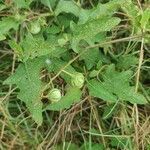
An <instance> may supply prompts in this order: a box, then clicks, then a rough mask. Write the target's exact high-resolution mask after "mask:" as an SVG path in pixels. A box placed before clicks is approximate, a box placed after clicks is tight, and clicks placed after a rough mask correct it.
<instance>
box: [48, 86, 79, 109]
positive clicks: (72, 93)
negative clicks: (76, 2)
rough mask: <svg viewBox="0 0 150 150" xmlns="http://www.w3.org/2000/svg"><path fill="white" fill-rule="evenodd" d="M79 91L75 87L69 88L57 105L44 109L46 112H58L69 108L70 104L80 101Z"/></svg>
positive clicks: (53, 104)
mask: <svg viewBox="0 0 150 150" xmlns="http://www.w3.org/2000/svg"><path fill="white" fill-rule="evenodd" d="M80 97H81V91H80V89H79V88H77V87H70V88H69V89H68V90H67V93H66V95H65V96H64V97H62V99H61V100H60V101H58V102H57V103H52V104H50V105H49V106H47V107H46V110H55V111H60V110H62V109H66V108H69V107H70V106H71V105H72V104H74V103H77V102H78V101H79V100H80Z"/></svg>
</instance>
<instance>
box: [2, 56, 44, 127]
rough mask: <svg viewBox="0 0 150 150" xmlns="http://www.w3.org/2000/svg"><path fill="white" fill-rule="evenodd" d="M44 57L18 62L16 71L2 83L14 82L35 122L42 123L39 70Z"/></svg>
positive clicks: (19, 95)
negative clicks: (24, 62) (22, 62)
mask: <svg viewBox="0 0 150 150" xmlns="http://www.w3.org/2000/svg"><path fill="white" fill-rule="evenodd" d="M44 64H45V58H39V59H34V60H28V61H27V62H26V64H20V65H19V67H18V68H17V70H16V72H15V73H14V74H13V75H12V76H10V77H9V78H8V79H7V80H6V81H5V82H4V84H15V85H17V87H18V88H19V89H20V92H19V94H18V98H19V99H20V100H22V101H23V102H24V103H25V104H26V106H27V107H28V109H29V111H30V112H31V115H32V117H33V119H34V120H35V122H36V123H37V124H39V125H41V123H42V120H43V118H42V102H41V97H40V96H41V89H42V82H41V80H40V70H41V69H42V68H43V67H44Z"/></svg>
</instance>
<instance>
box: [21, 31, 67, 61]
mask: <svg viewBox="0 0 150 150" xmlns="http://www.w3.org/2000/svg"><path fill="white" fill-rule="evenodd" d="M21 46H22V49H23V56H24V61H26V60H27V59H29V58H31V59H33V58H35V57H40V56H43V55H47V54H50V55H51V57H58V56H59V54H61V53H63V52H64V51H65V50H66V49H65V48H63V47H59V45H58V40H57V39H56V37H55V36H54V37H52V38H51V39H49V40H47V41H45V40H44V38H43V37H42V36H38V37H33V36H32V35H30V34H28V35H27V36H26V38H25V39H24V40H23V41H22V42H21Z"/></svg>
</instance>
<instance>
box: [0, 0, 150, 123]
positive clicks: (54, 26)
mask: <svg viewBox="0 0 150 150" xmlns="http://www.w3.org/2000/svg"><path fill="white" fill-rule="evenodd" d="M41 2H42V1H41ZM42 3H43V4H44V5H46V6H48V7H49V8H50V10H49V11H47V12H46V13H43V14H42V13H38V12H29V11H28V10H29V9H30V7H31V6H32V1H29V2H25V1H24V2H19V1H14V3H13V4H11V5H14V6H15V8H16V9H17V10H16V11H14V12H12V13H13V15H11V16H8V17H3V18H1V25H0V30H1V31H2V32H1V39H2V40H3V39H8V40H9V42H8V44H9V46H10V47H11V48H12V49H13V50H14V53H15V55H17V57H18V61H20V64H19V66H18V68H17V69H16V71H15V73H14V74H13V75H12V76H10V77H9V78H8V79H7V80H6V81H5V82H4V84H15V85H17V87H18V88H19V89H20V92H19V93H18V98H19V99H20V100H22V101H23V102H25V103H26V106H27V107H28V108H29V111H31V113H32V117H33V119H34V120H35V121H36V122H37V123H38V124H39V125H40V124H41V123H42V112H43V104H42V97H41V95H43V93H44V92H45V90H48V89H50V91H49V92H50V93H49V94H50V96H49V97H50V99H51V100H52V101H53V102H54V101H55V102H57V101H58V100H60V101H61V94H60V93H61V88H59V89H60V92H59V90H58V89H56V88H54V89H53V88H52V87H57V86H59V85H55V84H54V81H55V80H57V78H58V77H60V78H62V79H63V80H64V82H66V84H67V85H68V86H70V88H73V87H74V88H79V89H80V90H82V87H83V86H86V87H87V88H88V90H89V93H90V95H91V96H94V97H98V98H100V99H102V100H104V101H108V102H110V103H115V102H116V101H118V100H119V101H129V102H131V103H136V104H146V103H147V100H146V98H145V97H144V96H143V95H141V94H140V93H138V92H137V93H135V92H134V89H135V87H134V86H131V85H130V82H131V77H132V75H133V73H132V70H131V69H130V68H129V70H127V69H126V70H124V69H123V68H122V69H121V70H122V71H121V70H115V68H116V67H115V64H113V65H112V63H111V62H106V61H105V60H102V59H101V57H102V55H101V54H100V52H99V47H103V49H104V50H105V48H106V47H107V46H108V44H103V43H109V41H110V43H109V46H111V38H113V35H112V33H113V31H114V32H115V30H118V29H117V28H119V25H121V24H122V23H123V22H122V21H121V18H120V17H116V16H115V12H116V11H117V10H119V9H121V10H122V11H123V12H124V13H127V14H128V15H131V17H132V15H133V14H132V12H130V11H131V10H130V9H131V8H130V7H133V10H134V11H135V13H136V11H137V8H136V7H134V5H133V4H132V2H131V1H130V0H113V1H110V2H108V3H106V4H98V5H97V6H96V7H95V8H91V9H88V10H87V9H84V8H82V6H81V5H80V3H76V2H75V1H65V0H60V1H59V2H57V3H55V0H54V1H53V2H52V1H45V2H42ZM51 3H52V6H53V8H51V7H52V6H51ZM8 5H9V4H8ZM6 7H8V6H7V5H6ZM9 7H11V6H9ZM3 9H5V7H4V8H3ZM51 9H53V10H51ZM145 11H146V12H147V13H145V14H144V13H143V16H142V14H136V15H137V19H136V18H135V19H133V20H132V19H131V21H130V22H131V23H133V24H135V27H134V28H135V31H134V30H133V29H132V30H133V31H134V34H136V35H139V36H140V34H142V33H139V32H140V31H139V30H140V27H141V26H144V30H147V31H148V30H149V24H148V23H149V17H150V15H149V10H145ZM16 13H17V14H18V13H19V15H18V16H19V17H16ZM144 15H146V16H144ZM143 19H144V21H143ZM136 22H137V24H138V23H139V24H141V26H138V25H136ZM117 26H118V27H117ZM12 29H13V30H12ZM17 30H18V31H20V32H21V33H20V35H19V39H18V40H17V41H16V40H14V39H13V32H15V31H17ZM108 33H109V35H108ZM8 34H9V37H8ZM96 43H98V44H96ZM94 44H96V45H94ZM101 44H102V45H101ZM105 53H109V50H107V52H106V50H105ZM71 55H72V56H71ZM74 55H76V56H74ZM114 57H115V56H114ZM130 57H133V58H134V56H130ZM46 59H49V60H50V61H51V64H50V65H47V64H46V63H45V61H46ZM98 62H101V65H100V66H97V63H98ZM80 63H82V65H81V66H78V65H79V64H80ZM133 63H134V64H133V65H136V64H137V63H138V62H137V61H135V62H133ZM104 65H107V66H106V67H105V69H103V71H102V73H101V74H97V76H101V78H103V80H104V81H103V82H101V81H99V80H97V78H96V76H93V77H92V78H91V77H89V75H88V74H86V73H85V69H86V70H87V71H89V72H91V73H92V72H93V71H94V70H95V69H96V70H99V69H100V68H101V67H103V66H104ZM116 65H117V64H116ZM129 65H130V64H129ZM95 67H97V68H95ZM128 67H130V66H128ZM84 68H85V69H84ZM43 69H47V70H48V73H49V74H53V76H52V77H50V79H49V81H48V82H47V83H46V82H45V81H44V83H43V81H42V80H41V77H42V76H41V71H42V70H43ZM70 74H71V75H70ZM84 78H85V79H86V82H84V80H85V79H84ZM43 80H44V79H43ZM67 85H66V87H68V86H67ZM27 87H28V88H27ZM45 87H46V88H45ZM64 90H65V89H64ZM66 90H68V88H67V89H66ZM66 90H65V91H64V93H67V91H66ZM80 90H79V91H80ZM79 91H78V92H79ZM52 92H54V95H53V94H52ZM113 93H115V95H114V94H113ZM73 94H75V93H70V97H71V96H72V95H73ZM76 94H77V93H76ZM78 94H79V93H78ZM51 95H52V97H53V96H54V97H56V98H54V99H53V98H51ZM64 98H65V94H64ZM56 99H57V100H56ZM81 99H82V97H80V100H81ZM75 100H79V99H73V101H72V103H71V105H72V104H73V103H74V102H75ZM66 103H67V101H66ZM35 105H36V106H38V107H34V106H35ZM49 105H51V103H49V104H48V106H47V108H49ZM71 105H70V106H71ZM58 109H62V108H61V107H60V106H59V108H58Z"/></svg>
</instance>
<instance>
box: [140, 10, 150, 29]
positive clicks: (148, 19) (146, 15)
mask: <svg viewBox="0 0 150 150" xmlns="http://www.w3.org/2000/svg"><path fill="white" fill-rule="evenodd" d="M140 23H141V27H142V28H145V27H146V25H147V24H148V23H149V24H150V8H147V9H146V10H145V11H144V12H143V14H142V18H141V21H140Z"/></svg>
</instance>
